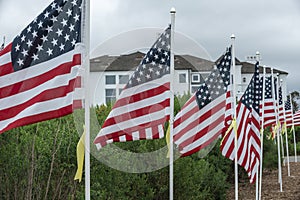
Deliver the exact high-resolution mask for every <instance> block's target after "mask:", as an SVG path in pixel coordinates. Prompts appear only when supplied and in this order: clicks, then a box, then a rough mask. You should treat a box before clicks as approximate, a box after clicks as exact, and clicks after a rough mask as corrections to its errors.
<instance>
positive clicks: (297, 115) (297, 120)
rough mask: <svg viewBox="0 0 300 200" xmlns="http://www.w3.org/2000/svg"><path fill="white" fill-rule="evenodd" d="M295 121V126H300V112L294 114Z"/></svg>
mask: <svg viewBox="0 0 300 200" xmlns="http://www.w3.org/2000/svg"><path fill="white" fill-rule="evenodd" d="M293 119H294V126H300V110H298V111H296V112H295V113H294V116H293Z"/></svg>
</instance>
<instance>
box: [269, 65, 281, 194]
mask: <svg viewBox="0 0 300 200" xmlns="http://www.w3.org/2000/svg"><path fill="white" fill-rule="evenodd" d="M271 73H272V93H273V94H272V96H273V100H274V102H276V109H275V116H276V126H277V125H278V122H279V118H278V109H277V108H278V102H277V101H276V98H275V94H276V93H275V84H274V76H273V68H271ZM277 88H278V85H277ZM277 94H278V92H277ZM277 100H278V97H277ZM276 134H277V151H278V182H279V184H280V192H282V177H281V156H280V144H279V143H280V137H279V129H278V128H277V133H276Z"/></svg>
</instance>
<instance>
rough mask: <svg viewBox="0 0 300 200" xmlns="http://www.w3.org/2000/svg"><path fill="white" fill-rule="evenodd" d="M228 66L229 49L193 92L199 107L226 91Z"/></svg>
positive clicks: (229, 59) (229, 60) (229, 61)
mask: <svg viewBox="0 0 300 200" xmlns="http://www.w3.org/2000/svg"><path fill="white" fill-rule="evenodd" d="M230 66H231V51H230V49H229V50H228V51H227V52H226V54H225V55H224V57H223V59H222V60H221V61H219V63H217V66H215V69H214V70H213V72H212V73H210V75H209V76H208V77H207V78H206V79H205V82H204V83H203V84H202V85H201V86H200V87H199V88H198V90H197V92H196V94H195V95H196V99H197V103H198V105H199V108H200V109H201V108H203V107H204V106H206V105H207V104H208V103H210V102H211V101H212V100H214V99H216V98H217V97H219V96H220V95H223V94H224V93H225V92H226V90H227V86H228V85H229V78H230Z"/></svg>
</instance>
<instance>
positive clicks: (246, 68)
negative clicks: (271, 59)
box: [241, 62, 288, 75]
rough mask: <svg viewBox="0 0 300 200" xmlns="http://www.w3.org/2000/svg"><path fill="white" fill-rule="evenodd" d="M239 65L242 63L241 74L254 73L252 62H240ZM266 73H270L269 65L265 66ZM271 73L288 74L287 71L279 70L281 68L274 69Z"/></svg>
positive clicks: (261, 70) (260, 68)
mask: <svg viewBox="0 0 300 200" xmlns="http://www.w3.org/2000/svg"><path fill="white" fill-rule="evenodd" d="M241 65H242V73H243V74H253V73H254V69H255V65H254V64H253V63H249V62H242V63H241ZM259 73H263V67H262V66H259ZM266 73H268V74H270V73H271V68H270V67H266ZM273 73H274V74H277V73H279V74H286V75H287V74H288V73H287V72H285V71H281V70H278V69H274V70H273Z"/></svg>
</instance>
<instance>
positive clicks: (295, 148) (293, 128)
mask: <svg viewBox="0 0 300 200" xmlns="http://www.w3.org/2000/svg"><path fill="white" fill-rule="evenodd" d="M290 102H291V110H292V130H293V137H294V150H295V162H297V146H296V136H295V126H294V107H293V101H292V94H290Z"/></svg>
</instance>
